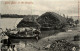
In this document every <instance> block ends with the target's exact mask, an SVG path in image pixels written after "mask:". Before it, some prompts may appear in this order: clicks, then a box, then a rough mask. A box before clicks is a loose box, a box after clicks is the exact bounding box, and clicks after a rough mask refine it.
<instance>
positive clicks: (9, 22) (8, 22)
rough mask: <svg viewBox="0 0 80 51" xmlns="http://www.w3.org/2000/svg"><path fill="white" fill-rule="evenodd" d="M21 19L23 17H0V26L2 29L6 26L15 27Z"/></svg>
mask: <svg viewBox="0 0 80 51" xmlns="http://www.w3.org/2000/svg"><path fill="white" fill-rule="evenodd" d="M22 19H23V18H1V19H0V28H2V29H3V30H5V29H6V28H11V29H12V28H15V27H16V26H17V24H18V23H19V22H20V21H21V20H22Z"/></svg>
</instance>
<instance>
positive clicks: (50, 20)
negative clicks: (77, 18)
mask: <svg viewBox="0 0 80 51" xmlns="http://www.w3.org/2000/svg"><path fill="white" fill-rule="evenodd" d="M37 21H38V23H39V24H40V25H41V26H42V27H56V26H57V27H60V26H63V25H65V24H66V22H67V21H66V18H65V17H62V16H61V15H59V14H57V13H55V12H46V13H44V14H42V15H41V16H40V17H39V18H38V19H37Z"/></svg>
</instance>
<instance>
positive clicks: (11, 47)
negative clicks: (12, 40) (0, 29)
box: [7, 45, 17, 51]
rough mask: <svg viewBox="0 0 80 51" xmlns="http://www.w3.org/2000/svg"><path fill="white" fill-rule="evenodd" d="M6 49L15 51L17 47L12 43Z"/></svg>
mask: <svg viewBox="0 0 80 51" xmlns="http://www.w3.org/2000/svg"><path fill="white" fill-rule="evenodd" d="M7 51H17V49H16V47H15V45H13V46H9V47H8V49H7Z"/></svg>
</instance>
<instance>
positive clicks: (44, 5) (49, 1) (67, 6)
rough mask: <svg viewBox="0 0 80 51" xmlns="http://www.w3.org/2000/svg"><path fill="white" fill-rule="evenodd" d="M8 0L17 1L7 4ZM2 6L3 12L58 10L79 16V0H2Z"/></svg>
mask: <svg viewBox="0 0 80 51" xmlns="http://www.w3.org/2000/svg"><path fill="white" fill-rule="evenodd" d="M6 1H9V2H12V1H14V2H17V3H16V4H5V2H6ZM18 2H27V3H26V4H21V3H18ZM28 2H32V3H31V4H30V3H28ZM0 8H1V9H0V12H1V14H19V15H28V14H36V15H41V14H43V13H45V12H56V13H58V14H61V15H63V14H65V15H67V16H78V0H0Z"/></svg>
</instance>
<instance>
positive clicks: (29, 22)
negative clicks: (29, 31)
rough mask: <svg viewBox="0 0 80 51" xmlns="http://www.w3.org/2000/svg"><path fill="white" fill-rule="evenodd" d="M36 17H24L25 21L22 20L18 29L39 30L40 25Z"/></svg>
mask: <svg viewBox="0 0 80 51" xmlns="http://www.w3.org/2000/svg"><path fill="white" fill-rule="evenodd" d="M35 17H36V16H35V15H29V16H27V17H24V18H23V20H21V21H20V22H19V24H18V25H17V28H22V27H34V28H39V27H40V25H39V24H38V23H37V22H36V18H35Z"/></svg>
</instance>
